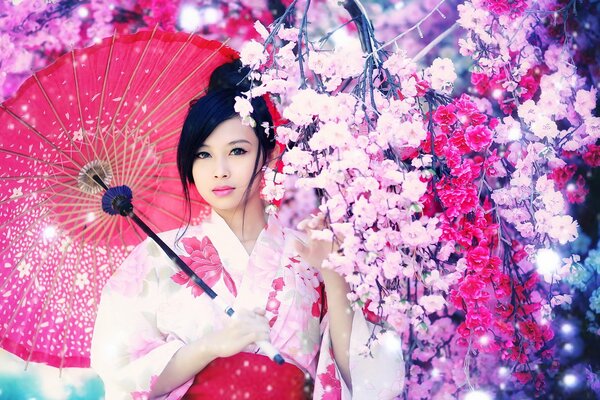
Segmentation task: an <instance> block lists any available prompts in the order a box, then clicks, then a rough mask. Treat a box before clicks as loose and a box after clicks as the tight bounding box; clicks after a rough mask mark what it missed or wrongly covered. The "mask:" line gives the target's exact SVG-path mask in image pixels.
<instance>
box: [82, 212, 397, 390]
mask: <svg viewBox="0 0 600 400" xmlns="http://www.w3.org/2000/svg"><path fill="white" fill-rule="evenodd" d="M177 233H178V231H177V230H174V231H169V232H165V233H162V234H160V236H161V238H162V239H163V240H164V241H165V242H166V243H168V244H171V247H172V248H173V249H174V250H175V251H176V252H177V253H178V254H180V255H181V256H182V258H183V259H184V260H185V261H186V262H188V265H190V267H191V268H192V269H194V270H197V271H198V272H199V275H200V274H204V275H205V276H204V278H205V280H206V281H207V282H210V286H211V287H212V289H213V290H215V291H216V292H217V293H218V295H219V297H221V298H222V300H223V301H225V302H226V303H228V304H230V305H232V306H233V308H234V309H241V308H246V309H248V310H252V309H254V308H256V307H260V308H263V309H265V310H266V311H267V314H266V316H267V319H268V320H269V324H270V326H271V333H270V341H271V343H272V344H273V345H274V346H275V347H276V348H277V349H279V351H280V353H281V355H282V356H283V357H284V358H285V359H286V361H287V362H291V363H293V364H295V365H296V366H298V367H299V368H300V369H301V370H303V371H305V372H307V373H308V374H310V375H311V377H312V378H313V379H314V381H315V389H314V398H315V399H323V400H331V399H342V400H347V399H351V398H353V399H369V400H370V399H392V398H394V397H395V396H396V395H398V394H400V393H401V391H402V386H403V383H404V362H403V359H402V354H401V352H398V351H389V350H386V349H383V348H378V345H375V346H373V347H374V348H373V349H372V354H373V355H374V357H373V358H371V357H369V356H363V355H361V354H362V353H361V349H362V348H363V347H364V345H365V344H366V342H367V339H368V337H369V335H370V333H371V330H372V328H373V325H371V324H370V323H369V322H368V321H367V320H366V319H365V318H364V316H363V314H362V313H360V312H357V313H355V315H354V317H353V321H352V332H351V336H350V373H351V379H352V385H353V393H352V395H351V394H350V391H349V390H348V388H347V387H346V385H345V383H344V382H343V380H341V379H340V376H341V375H340V373H339V370H338V367H337V365H336V364H335V359H334V357H333V350H332V346H331V339H330V336H329V317H328V314H327V309H326V301H325V297H326V296H325V293H324V286H323V282H322V278H321V276H320V274H319V273H318V271H316V270H315V269H314V268H312V267H310V266H309V265H307V264H306V263H305V262H303V261H302V260H301V259H300V258H299V256H298V254H297V252H296V251H295V248H294V238H295V237H298V236H299V235H301V234H299V233H297V232H295V231H292V230H289V229H286V228H283V227H282V226H281V224H280V222H279V221H278V219H277V217H276V216H271V217H270V218H269V220H268V222H267V225H266V227H265V228H264V229H263V230H262V232H261V233H260V235H259V237H258V238H257V241H256V244H255V247H254V249H253V250H252V253H251V254H250V255H248V253H247V252H246V250H245V248H244V247H243V245H242V244H241V242H240V241H239V240H238V239H237V237H236V236H235V234H234V233H233V232H232V231H231V229H229V227H228V225H227V223H226V222H225V221H224V220H223V219H222V218H221V217H220V216H219V215H218V214H217V213H216V212H214V211H213V213H212V214H211V216H210V218H209V219H208V220H206V221H204V222H203V223H202V224H201V225H199V226H194V227H189V228H188V229H187V231H186V232H185V234H184V237H183V238H181V240H180V241H179V242H178V243H177V245H176V238H177ZM200 276H202V275H200ZM186 278H187V277H186V276H184V275H181V274H180V273H179V272H178V270H177V268H176V267H175V266H174V264H173V263H172V262H171V261H170V260H169V258H168V257H167V256H166V255H164V254H163V253H162V251H161V250H160V248H159V247H158V246H157V245H156V244H154V242H152V241H150V240H146V241H144V242H143V243H141V244H140V245H139V246H138V247H136V248H135V249H134V251H133V252H132V253H131V254H130V256H129V257H128V258H127V259H126V260H125V262H124V263H123V265H122V266H121V267H120V268H119V269H118V270H117V272H116V273H115V274H114V275H113V277H112V278H111V279H110V281H109V283H108V284H107V286H106V287H105V289H104V290H103V294H102V300H101V302H100V306H99V309H98V318H97V321H96V326H95V328H94V336H93V340H92V367H93V368H94V369H95V370H96V371H97V372H98V374H99V375H100V377H101V378H102V379H103V381H104V383H105V391H106V398H107V399H110V400H113V399H115V400H119V399H131V398H132V397H133V398H145V397H144V396H146V397H147V395H148V393H150V391H151V386H152V383H153V381H154V380H155V379H156V377H157V376H159V375H160V374H161V373H162V371H163V370H164V368H165V367H166V365H167V364H168V362H169V361H170V360H171V358H172V357H173V355H174V354H175V353H176V352H177V351H178V350H179V349H181V348H182V347H183V346H185V345H186V344H187V343H190V342H192V341H196V340H201V338H202V337H203V336H204V335H206V334H208V333H210V332H212V331H215V330H219V329H221V328H222V325H223V324H224V322H225V321H226V320H225V319H226V318H228V317H227V316H226V315H225V313H224V312H223V310H222V309H220V308H219V307H218V306H217V305H216V304H215V303H214V302H213V301H212V300H211V299H210V298H209V297H208V296H207V295H206V294H203V293H202V292H199V291H198V290H197V289H195V287H193V286H191V284H190V283H189V281H188V280H186ZM188 284H189V285H188ZM256 350H258V349H257V347H256V346H255V345H250V346H248V347H247V348H245V349H244V350H243V351H248V352H254V351H256ZM191 383H192V380H189V381H187V382H185V383H184V384H182V385H181V386H180V387H178V388H176V389H174V390H173V391H172V392H170V393H168V394H166V395H164V396H161V397H159V399H161V400H162V399H167V400H176V399H180V398H181V397H182V396H183V395H184V394H185V392H186V391H187V389H188V388H189V387H190V385H191Z"/></svg>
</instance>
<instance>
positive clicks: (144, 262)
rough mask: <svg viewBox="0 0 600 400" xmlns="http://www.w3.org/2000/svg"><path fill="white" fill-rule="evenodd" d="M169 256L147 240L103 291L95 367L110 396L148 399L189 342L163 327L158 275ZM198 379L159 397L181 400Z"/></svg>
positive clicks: (96, 330)
mask: <svg viewBox="0 0 600 400" xmlns="http://www.w3.org/2000/svg"><path fill="white" fill-rule="evenodd" d="M167 261H168V258H166V257H165V256H162V255H161V254H160V252H159V251H158V247H157V246H156V245H155V244H154V243H153V242H151V241H149V240H146V241H144V242H143V243H142V244H140V245H139V246H138V247H136V248H135V249H134V251H133V252H132V253H131V254H130V255H129V257H127V259H126V260H125V261H124V262H123V264H122V265H121V266H120V267H119V269H118V270H117V272H116V273H115V274H114V275H113V277H112V278H111V279H110V280H109V282H108V283H107V285H106V287H105V288H104V290H103V292H102V298H101V301H100V305H99V307H98V316H97V319H96V324H95V326H94V334H93V338H92V348H91V366H92V368H93V369H94V370H95V371H96V372H97V373H98V375H99V376H100V377H101V378H102V380H103V382H104V386H105V398H107V399H111V400H113V399H114V400H120V399H148V395H149V393H150V390H151V387H152V384H153V383H154V381H155V379H156V378H157V377H158V376H159V375H160V374H161V373H162V371H163V370H164V368H165V367H166V366H167V364H168V363H169V361H170V360H171V358H172V357H173V355H174V354H175V353H176V352H177V351H178V350H179V349H180V348H181V347H183V346H184V344H185V343H184V342H183V341H181V340H180V339H179V338H177V337H174V336H173V335H165V334H163V333H161V332H160V331H159V330H158V328H157V322H156V321H157V318H156V313H157V307H158V305H159V301H160V298H161V296H162V295H164V294H163V293H161V284H160V280H159V278H158V277H159V274H158V272H157V270H158V268H159V267H160V266H161V264H163V265H164V263H165V262H167ZM191 383H192V381H189V382H186V383H185V384H183V385H182V386H180V387H179V388H177V389H175V390H174V391H172V392H171V393H169V394H167V395H165V396H161V397H158V398H159V399H168V400H172V399H180V398H181V397H183V395H184V394H185V392H186V391H187V389H188V388H189V386H190V385H191Z"/></svg>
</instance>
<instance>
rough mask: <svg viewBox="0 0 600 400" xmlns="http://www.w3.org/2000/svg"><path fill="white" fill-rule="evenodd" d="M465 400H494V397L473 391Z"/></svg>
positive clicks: (480, 391)
mask: <svg viewBox="0 0 600 400" xmlns="http://www.w3.org/2000/svg"><path fill="white" fill-rule="evenodd" d="M465 400H492V395H490V394H489V393H488V392H484V391H483V390H472V391H470V392H469V393H467V395H466V396H465Z"/></svg>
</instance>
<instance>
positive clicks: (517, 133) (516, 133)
mask: <svg viewBox="0 0 600 400" xmlns="http://www.w3.org/2000/svg"><path fill="white" fill-rule="evenodd" d="M521 136H522V134H521V130H520V129H519V128H512V129H511V130H509V131H508V138H509V139H510V140H519V139H521Z"/></svg>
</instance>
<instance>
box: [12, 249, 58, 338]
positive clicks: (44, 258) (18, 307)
mask: <svg viewBox="0 0 600 400" xmlns="http://www.w3.org/2000/svg"><path fill="white" fill-rule="evenodd" d="M57 238H58V237H55V238H54V240H52V243H53V244H54V243H56V242H58V240H57ZM49 254H50V252H49V251H48V252H46V254H44V256H43V257H42V262H41V263H39V264H38V268H36V269H35V273H34V276H33V277H32V278H31V279H30V280H29V284H28V285H27V288H26V289H25V294H28V293H29V291H30V290H31V287H32V286H33V283H34V282H35V281H36V278H37V275H38V273H39V271H40V270H41V269H42V266H43V265H44V264H45V263H46V260H47V259H48V256H49ZM16 270H17V269H16V268H15V269H13V271H16ZM27 297H28V296H27V295H25V296H21V299H19V303H18V304H17V306H16V307H15V310H14V312H13V314H12V315H11V317H10V318H9V319H8V322H7V323H6V325H5V328H4V331H3V332H2V333H1V334H2V335H4V334H5V333H6V332H8V331H10V328H12V326H13V324H14V322H15V316H16V315H17V313H18V312H19V310H21V307H22V306H23V303H24V302H25V299H26V298H27ZM4 337H6V336H4Z"/></svg>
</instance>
